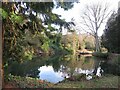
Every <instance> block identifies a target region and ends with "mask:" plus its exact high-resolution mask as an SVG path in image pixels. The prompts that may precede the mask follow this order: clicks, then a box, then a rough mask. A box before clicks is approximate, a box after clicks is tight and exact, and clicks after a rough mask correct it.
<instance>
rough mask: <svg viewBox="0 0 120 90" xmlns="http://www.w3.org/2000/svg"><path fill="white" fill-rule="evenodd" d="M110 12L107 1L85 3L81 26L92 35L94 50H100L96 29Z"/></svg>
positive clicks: (97, 29)
mask: <svg viewBox="0 0 120 90" xmlns="http://www.w3.org/2000/svg"><path fill="white" fill-rule="evenodd" d="M110 13H111V11H110V10H109V6H108V4H107V3H105V4H102V3H94V4H90V5H89V4H88V5H86V7H85V10H84V12H83V15H82V16H81V19H82V21H81V22H82V25H81V28H82V29H83V30H84V31H86V32H88V33H90V34H91V35H93V36H94V38H95V47H96V52H98V51H100V43H99V37H98V31H99V30H100V28H101V26H102V25H103V23H104V22H105V21H106V20H107V18H108V16H109V15H110Z"/></svg>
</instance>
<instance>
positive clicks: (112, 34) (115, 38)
mask: <svg viewBox="0 0 120 90" xmlns="http://www.w3.org/2000/svg"><path fill="white" fill-rule="evenodd" d="M102 45H103V46H104V47H106V48H107V49H108V51H109V52H112V53H120V15H119V14H117V13H113V14H112V15H111V17H110V18H109V19H108V21H107V24H106V29H105V30H104V34H103V35H102Z"/></svg>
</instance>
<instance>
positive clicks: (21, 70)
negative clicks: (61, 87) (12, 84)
mask: <svg viewBox="0 0 120 90" xmlns="http://www.w3.org/2000/svg"><path fill="white" fill-rule="evenodd" d="M101 63H104V60H103V59H100V58H95V57H93V56H91V55H62V56H60V55H55V56H51V57H35V58H33V60H31V61H26V62H24V63H21V64H19V63H17V62H15V63H14V64H12V65H11V66H10V67H9V70H8V71H10V73H11V74H13V75H18V76H29V77H34V78H40V79H42V80H46V81H48V82H52V83H58V82H60V81H62V80H64V79H65V78H69V77H71V76H73V75H78V74H85V75H86V79H87V80H90V79H92V75H97V76H99V77H100V76H101V75H102V73H103V72H104V70H103V68H102V66H101ZM16 67H17V68H16Z"/></svg>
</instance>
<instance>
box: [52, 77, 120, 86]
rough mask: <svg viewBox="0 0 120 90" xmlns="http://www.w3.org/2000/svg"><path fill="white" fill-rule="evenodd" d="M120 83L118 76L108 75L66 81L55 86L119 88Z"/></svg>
mask: <svg viewBox="0 0 120 90" xmlns="http://www.w3.org/2000/svg"><path fill="white" fill-rule="evenodd" d="M118 84H119V83H118V76H113V75H106V76H103V77H101V78H97V79H93V80H89V81H87V80H84V81H64V82H62V83H58V84H56V85H54V88H118Z"/></svg>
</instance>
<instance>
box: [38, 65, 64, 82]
mask: <svg viewBox="0 0 120 90" xmlns="http://www.w3.org/2000/svg"><path fill="white" fill-rule="evenodd" d="M38 70H39V71H40V73H39V77H40V79H41V80H46V81H50V82H52V83H58V82H59V81H62V80H63V79H64V78H63V77H62V72H59V71H58V72H55V71H54V69H53V67H52V66H42V67H40V68H39V69H38Z"/></svg>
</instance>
